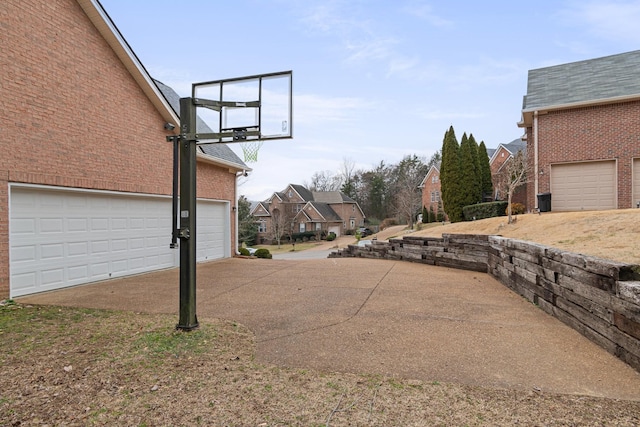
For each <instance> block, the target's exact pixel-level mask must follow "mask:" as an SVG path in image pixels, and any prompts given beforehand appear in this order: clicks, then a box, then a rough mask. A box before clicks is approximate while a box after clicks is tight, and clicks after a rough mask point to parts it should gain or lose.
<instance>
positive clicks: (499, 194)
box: [487, 138, 527, 206]
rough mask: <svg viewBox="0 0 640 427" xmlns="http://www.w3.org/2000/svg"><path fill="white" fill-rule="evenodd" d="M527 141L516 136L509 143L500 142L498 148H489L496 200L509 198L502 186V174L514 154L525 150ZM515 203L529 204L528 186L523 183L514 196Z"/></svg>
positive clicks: (494, 197)
mask: <svg viewBox="0 0 640 427" xmlns="http://www.w3.org/2000/svg"><path fill="white" fill-rule="evenodd" d="M526 148H527V143H526V142H525V141H523V140H522V139H521V138H516V139H514V140H513V141H511V142H509V143H507V144H500V145H498V148H495V149H492V150H490V151H489V150H487V154H488V155H489V167H490V168H491V179H492V181H493V199H494V200H507V194H505V192H504V190H503V189H501V188H500V187H501V186H500V181H501V179H500V176H501V174H502V173H503V172H504V170H505V168H506V167H507V166H508V164H509V162H511V160H512V159H513V156H515V155H516V154H518V152H520V151H522V150H525V152H526ZM512 202H513V203H521V204H523V205H525V206H526V204H527V186H526V185H522V186H520V187H518V189H516V191H515V192H514V193H513V197H512Z"/></svg>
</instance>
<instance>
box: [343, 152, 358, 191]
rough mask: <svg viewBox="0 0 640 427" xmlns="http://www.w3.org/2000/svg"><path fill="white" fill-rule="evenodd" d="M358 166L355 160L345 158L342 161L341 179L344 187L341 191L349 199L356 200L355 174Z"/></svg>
mask: <svg viewBox="0 0 640 427" xmlns="http://www.w3.org/2000/svg"><path fill="white" fill-rule="evenodd" d="M355 169H356V164H355V162H354V161H353V160H351V159H348V158H346V157H345V158H344V159H342V165H341V166H340V173H339V175H340V178H341V180H342V186H341V188H340V190H341V191H342V192H343V193H344V194H346V195H347V196H349V197H352V198H355V195H356V183H355V175H356V172H355Z"/></svg>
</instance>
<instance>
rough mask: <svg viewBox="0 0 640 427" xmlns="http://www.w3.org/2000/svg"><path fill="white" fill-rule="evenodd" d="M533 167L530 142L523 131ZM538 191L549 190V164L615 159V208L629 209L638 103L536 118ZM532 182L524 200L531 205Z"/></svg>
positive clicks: (638, 135)
mask: <svg viewBox="0 0 640 427" xmlns="http://www.w3.org/2000/svg"><path fill="white" fill-rule="evenodd" d="M527 135H528V143H527V149H528V150H529V151H528V152H529V153H531V154H530V156H529V159H530V162H532V164H533V153H534V145H533V144H534V139H533V132H532V129H531V128H529V129H527ZM538 141H539V142H538V159H539V160H538V161H539V167H540V169H542V170H544V175H539V189H538V191H539V192H541V193H543V192H548V191H550V177H551V176H550V173H549V172H550V170H551V168H550V165H551V164H553V163H564V162H578V161H590V160H612V159H615V160H617V167H618V186H617V187H618V188H617V190H618V194H617V198H618V208H620V209H625V208H630V207H632V206H633V205H632V176H633V175H632V165H633V158H634V157H640V101H634V102H624V103H618V104H611V105H602V106H593V107H587V108H576V109H571V110H562V111H552V112H550V113H548V114H540V115H539V116H538ZM533 185H534V184H533V181H532V182H530V183H529V191H528V192H529V196H528V200H529V203H530V206H531V207H533V203H535V199H534V198H535V192H534V189H533V188H534V187H533Z"/></svg>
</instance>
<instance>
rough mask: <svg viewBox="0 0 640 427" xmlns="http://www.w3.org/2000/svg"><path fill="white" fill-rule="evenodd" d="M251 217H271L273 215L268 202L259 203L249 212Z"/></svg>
mask: <svg viewBox="0 0 640 427" xmlns="http://www.w3.org/2000/svg"><path fill="white" fill-rule="evenodd" d="M249 214H250V215H253V216H269V215H271V213H270V212H269V203H266V202H258V203H256V205H255V206H254V207H253V209H251V211H250V212H249Z"/></svg>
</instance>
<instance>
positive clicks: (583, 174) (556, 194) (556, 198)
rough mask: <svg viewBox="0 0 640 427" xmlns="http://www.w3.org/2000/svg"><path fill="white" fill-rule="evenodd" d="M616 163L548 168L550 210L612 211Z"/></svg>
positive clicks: (614, 204)
mask: <svg viewBox="0 0 640 427" xmlns="http://www.w3.org/2000/svg"><path fill="white" fill-rule="evenodd" d="M616 206H617V198H616V163H615V161H602V162H584V163H570V164H560V165H551V210H552V211H580V210H603V209H615V208H616Z"/></svg>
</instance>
